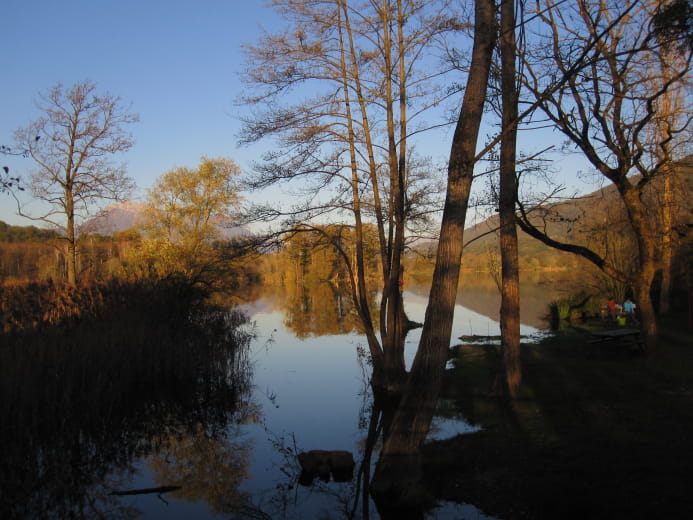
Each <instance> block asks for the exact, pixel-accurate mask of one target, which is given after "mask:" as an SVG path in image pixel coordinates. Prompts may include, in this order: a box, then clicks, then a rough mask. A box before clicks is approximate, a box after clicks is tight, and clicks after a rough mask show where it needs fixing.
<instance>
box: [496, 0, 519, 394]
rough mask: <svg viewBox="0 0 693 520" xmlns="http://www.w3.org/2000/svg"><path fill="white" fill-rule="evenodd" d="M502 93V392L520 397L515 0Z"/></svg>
mask: <svg viewBox="0 0 693 520" xmlns="http://www.w3.org/2000/svg"><path fill="white" fill-rule="evenodd" d="M499 43H500V53H501V96H502V104H503V109H502V112H503V113H502V124H503V130H504V135H503V139H502V140H501V146H500V194H499V201H498V209H499V214H500V249H501V279H502V283H501V308H500V329H501V348H502V351H503V369H504V370H503V375H502V376H503V385H502V391H503V393H504V394H505V395H506V396H507V397H510V398H511V399H514V398H515V397H516V396H517V390H518V388H519V386H520V382H521V381H522V368H521V365H520V270H519V258H518V245H517V228H516V225H515V201H516V200H517V176H516V173H515V159H516V155H517V103H518V97H519V96H518V84H517V79H516V65H515V61H516V53H517V47H516V42H515V0H502V2H501V37H500V42H499Z"/></svg>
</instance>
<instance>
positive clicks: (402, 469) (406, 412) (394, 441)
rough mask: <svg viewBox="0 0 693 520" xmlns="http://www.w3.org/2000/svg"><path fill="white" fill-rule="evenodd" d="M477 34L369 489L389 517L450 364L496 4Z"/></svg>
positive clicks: (402, 500)
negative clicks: (419, 326) (411, 347)
mask: <svg viewBox="0 0 693 520" xmlns="http://www.w3.org/2000/svg"><path fill="white" fill-rule="evenodd" d="M474 28H475V29H474V46H473V50H472V63H471V67H470V71H469V75H468V77H467V84H466V90H465V94H464V99H463V102H462V108H461V110H460V114H459V118H458V121H457V126H456V128H455V134H454V136H453V142H452V147H451V151H450V161H449V165H448V183H447V195H446V199H445V206H444V210H443V217H442V222H441V229H440V240H439V242H438V250H437V257H436V264H435V268H434V274H433V281H432V285H431V292H430V294H429V302H428V306H427V308H426V317H425V321H424V326H423V331H422V334H421V340H420V342H419V348H418V350H417V353H416V356H415V358H414V362H413V364H412V368H411V371H410V374H409V378H408V380H407V385H406V387H405V391H404V393H403V396H402V399H401V401H400V403H399V405H398V407H397V410H396V412H395V415H394V417H393V420H392V423H391V425H390V428H389V430H388V433H387V435H386V437H385V440H384V444H383V449H382V451H381V458H380V460H379V461H378V465H377V467H376V473H375V475H374V479H373V483H372V486H371V489H372V492H373V494H374V495H375V496H376V501H378V502H379V504H381V505H382V504H386V505H387V507H388V508H390V509H392V508H397V507H400V508H406V507H408V503H409V501H410V500H412V499H415V493H413V489H412V488H414V487H416V486H417V482H418V474H419V472H420V465H419V455H420V449H421V445H422V444H423V441H424V439H425V438H426V435H427V434H428V431H429V428H430V425H431V420H432V418H433V412H434V410H435V406H436V403H437V400H438V395H439V392H440V385H441V382H442V376H443V372H444V370H445V363H446V361H447V357H448V351H449V346H450V337H451V333H452V319H453V313H454V307H455V298H456V294H457V287H458V283H459V272H460V261H461V258H462V248H463V234H464V222H465V217H466V214H467V207H468V202H469V193H470V189H471V185H472V178H473V170H474V164H475V152H476V143H477V138H478V133H479V127H480V124H481V117H482V114H483V107H484V102H485V99H486V87H487V85H488V76H489V70H490V66H491V59H492V54H493V48H494V43H495V39H496V24H495V6H494V2H493V0H477V1H476V4H475V25H474Z"/></svg>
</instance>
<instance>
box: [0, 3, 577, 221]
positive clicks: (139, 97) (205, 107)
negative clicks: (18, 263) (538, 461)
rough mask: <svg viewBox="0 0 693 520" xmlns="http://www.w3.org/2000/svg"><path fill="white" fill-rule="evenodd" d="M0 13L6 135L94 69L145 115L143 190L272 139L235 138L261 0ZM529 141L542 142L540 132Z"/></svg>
mask: <svg viewBox="0 0 693 520" xmlns="http://www.w3.org/2000/svg"><path fill="white" fill-rule="evenodd" d="M0 13H1V17H0V67H1V69H0V70H2V83H1V85H2V87H1V95H0V144H4V145H12V144H13V134H14V131H15V130H16V129H17V128H19V127H21V126H25V125H26V124H28V123H29V122H30V121H32V120H34V119H35V118H36V117H37V116H38V111H37V110H36V108H35V104H34V101H35V99H36V98H37V95H38V94H39V93H40V92H45V91H46V90H47V89H48V88H49V87H51V86H52V85H54V84H56V83H58V82H61V83H63V85H65V86H71V85H73V84H75V83H77V82H80V81H82V80H85V79H89V80H91V81H94V82H95V83H97V86H98V90H99V91H108V92H109V93H111V94H113V95H117V96H120V97H121V98H122V100H123V102H124V103H126V104H131V111H132V112H135V113H138V114H139V115H140V119H141V121H140V123H138V124H136V125H132V126H131V131H132V133H133V135H134V137H135V146H134V147H133V148H132V150H131V151H129V152H128V153H127V154H123V155H122V160H123V161H124V162H125V163H126V166H127V171H128V174H129V175H130V176H132V177H133V178H134V179H135V181H136V183H137V185H138V187H139V192H138V193H137V194H136V196H135V198H138V197H141V196H142V195H143V194H144V190H145V189H146V188H147V187H149V186H151V185H152V183H153V182H154V180H155V179H156V178H157V177H158V176H160V175H161V174H163V173H165V172H166V171H167V170H170V169H171V168H174V167H178V166H188V167H195V166H196V165H197V164H199V160H200V157H201V156H203V155H204V156H207V157H212V158H214V157H227V158H231V159H233V160H234V161H236V163H237V164H239V166H241V168H243V169H246V168H247V167H248V166H249V164H250V162H251V161H253V160H255V159H258V158H259V156H260V153H261V152H262V146H267V144H264V145H258V146H254V147H251V148H240V149H239V148H237V147H236V141H237V134H238V131H239V128H240V122H239V118H238V115H239V113H240V112H241V111H242V108H241V107H237V106H235V105H234V100H235V99H237V97H238V95H239V93H240V92H241V89H242V88H243V85H242V84H241V82H240V80H239V76H238V73H239V72H240V71H241V70H242V69H243V66H244V64H243V60H244V56H243V54H242V52H241V45H242V44H244V43H254V42H255V41H256V40H257V38H258V36H259V35H260V33H261V30H262V28H266V29H267V30H269V31H270V32H273V31H276V30H278V29H279V28H281V27H283V25H284V24H283V21H282V20H281V19H279V18H278V16H277V15H276V14H275V13H274V11H272V10H271V9H270V8H268V7H266V4H265V2H264V1H263V0H197V1H194V2H193V1H191V0H187V1H183V0H3V3H2V8H1V9H0ZM549 134H550V132H549ZM545 138H546V139H548V140H551V139H552V136H551V135H547V132H546V131H545V132H544V135H543V136H542V138H541V139H539V141H541V143H540V144H541V147H543V146H544V145H545V144H546V140H545ZM451 139H452V136H451V132H450V131H444V132H443V133H442V134H438V135H436V136H428V138H426V139H425V141H424V142H423V143H422V145H423V146H422V149H421V151H422V152H423V153H424V154H425V155H430V156H432V157H433V158H434V159H436V160H444V159H446V158H447V154H448V153H449V146H450V141H451ZM480 140H481V141H483V140H484V137H481V138H480ZM530 142H533V146H534V147H536V146H538V144H537V136H536V135H533V136H532V137H531V138H530ZM0 160H1V161H2V165H3V166H4V165H8V166H10V168H11V169H12V173H13V174H19V175H22V174H27V173H28V172H30V171H31V170H32V168H33V164H32V162H31V160H29V159H22V158H15V157H0ZM117 160H121V157H118V159H117ZM574 171H575V167H573V168H572V172H574ZM568 175H571V170H568ZM275 193H277V192H275ZM272 196H273V194H272V193H271V192H270V193H269V194H268V197H269V198H271V197H272ZM274 196H275V197H276V196H277V195H274ZM284 198H285V197H284ZM15 211H16V208H15V204H14V200H13V199H12V198H11V197H9V196H8V195H7V194H0V220H3V221H5V222H8V223H10V224H15V225H28V224H31V222H30V221H28V220H26V219H23V218H21V217H18V216H16V215H15Z"/></svg>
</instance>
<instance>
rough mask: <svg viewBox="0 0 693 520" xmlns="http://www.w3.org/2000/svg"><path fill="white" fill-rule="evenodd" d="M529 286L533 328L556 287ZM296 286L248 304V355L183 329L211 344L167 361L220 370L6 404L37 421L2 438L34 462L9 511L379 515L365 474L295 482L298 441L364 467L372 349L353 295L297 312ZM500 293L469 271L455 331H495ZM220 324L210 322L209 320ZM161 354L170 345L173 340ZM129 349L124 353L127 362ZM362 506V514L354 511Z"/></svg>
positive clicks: (412, 337) (442, 421)
mask: <svg viewBox="0 0 693 520" xmlns="http://www.w3.org/2000/svg"><path fill="white" fill-rule="evenodd" d="M527 294H529V295H530V296H528V297H526V298H525V300H524V301H523V314H522V321H523V325H522V330H521V333H522V334H523V335H526V336H529V335H532V334H538V333H540V328H541V327H542V326H543V321H542V319H541V316H542V314H544V313H545V311H546V304H547V303H548V301H549V298H548V297H549V296H550V294H549V293H548V292H547V291H546V290H545V289H544V290H541V289H540V290H538V291H535V292H534V293H532V292H531V291H529V290H528V291H527ZM532 295H534V296H532ZM290 296H291V295H288V294H281V293H280V292H277V291H275V292H273V293H272V294H270V295H267V296H265V297H263V298H261V299H258V300H257V301H254V302H252V303H248V304H245V305H243V306H242V308H241V310H242V312H243V313H244V314H245V315H246V316H247V317H248V319H249V322H248V323H246V324H243V325H240V329H241V330H243V331H246V332H248V333H250V334H251V335H252V339H250V337H249V338H248V342H247V344H243V345H242V348H243V349H245V352H244V354H243V355H242V356H236V357H234V356H231V357H228V356H226V355H224V354H220V352H221V350H220V349H219V347H218V345H217V346H215V347H209V345H207V344H205V345H206V346H204V347H197V346H195V345H196V343H195V341H199V333H198V335H197V336H195V335H192V336H191V338H192V337H196V338H198V339H190V338H188V339H186V340H185V341H187V342H188V343H186V345H193V346H194V348H195V349H197V348H199V349H200V350H199V352H201V353H202V354H196V356H194V357H189V358H184V359H180V360H178V361H176V360H175V359H174V360H170V364H171V365H172V366H174V368H173V369H172V370H174V372H175V371H176V370H177V369H175V365H176V364H180V365H182V366H187V367H189V366H196V367H197V365H198V364H200V365H202V363H201V362H200V361H199V359H205V360H207V358H208V357H209V366H208V367H207V365H205V366H206V367H207V368H205V370H207V369H208V368H210V367H211V371H212V375H211V376H210V375H207V373H206V372H205V375H201V374H202V372H201V371H200V370H201V369H200V368H199V367H197V368H196V369H195V373H194V375H193V376H190V377H189V376H188V375H181V374H177V373H176V375H175V377H174V376H172V375H171V373H169V372H167V371H166V370H163V369H161V375H160V377H161V378H162V379H163V380H165V381H166V382H167V383H166V384H159V383H157V384H156V385H152V386H156V387H157V388H149V387H148V385H147V384H146V383H144V382H142V381H140V380H137V381H134V380H133V383H132V385H135V386H136V388H135V389H134V390H133V388H132V385H128V386H127V388H126V387H125V386H123V387H122V388H120V387H119V386H118V385H119V384H124V383H122V379H123V378H124V376H121V377H117V378H115V379H116V381H113V380H111V379H108V378H107V381H108V383H107V384H108V385H110V386H109V388H111V389H112V391H113V394H110V393H108V392H109V391H107V390H104V389H97V388H91V391H90V392H89V395H84V396H82V398H81V399H82V400H83V403H81V404H75V402H74V401H75V400H76V399H77V398H76V397H74V396H73V395H72V394H67V393H66V397H62V398H60V399H58V401H57V402H53V401H51V400H50V399H49V397H48V396H45V395H42V396H41V398H40V399H38V400H39V401H40V402H43V400H44V399H46V405H45V406H46V408H47V409H48V408H50V410H52V411H49V412H45V411H42V409H37V410H33V411H25V410H24V409H23V408H22V410H19V411H18V410H16V409H13V408H11V407H10V408H9V409H8V410H9V411H7V412H6V413H7V414H15V415H16V416H18V417H24V418H25V419H26V420H27V421H28V423H27V424H28V426H27V427H25V428H23V429H22V431H23V432H24V434H23V435H21V436H20V435H19V434H18V433H16V432H15V433H12V432H13V430H12V429H11V428H10V429H9V431H10V433H9V434H7V436H8V437H9V438H8V439H7V440H6V442H5V446H4V449H5V450H7V451H6V453H7V452H10V453H11V452H12V450H13V449H14V450H15V451H16V452H17V453H19V454H23V455H22V457H24V458H25V459H26V458H29V459H30V460H31V461H32V464H33V465H34V466H35V467H34V466H32V467H31V470H29V469H27V470H26V471H24V469H26V468H17V464H18V460H17V459H16V458H13V457H10V456H7V457H5V456H4V457H3V462H2V466H3V469H2V471H1V472H0V478H2V480H0V483H2V484H3V491H2V495H1V496H0V504H2V505H3V508H2V509H0V511H5V512H9V514H10V516H12V514H16V515H17V517H18V518H23V517H27V516H26V515H27V514H29V515H31V514H34V513H35V514H40V515H41V517H53V518H68V517H77V518H92V517H99V516H103V517H106V518H143V519H145V518H151V519H159V518H161V519H164V518H166V519H176V518H180V519H183V518H200V519H204V518H273V519H280V518H282V519H299V518H349V517H353V518H363V517H365V516H368V517H369V518H373V519H377V518H379V516H378V514H377V512H376V509H375V506H374V505H373V504H370V505H369V507H368V510H367V512H364V510H363V509H362V505H361V504H360V503H359V504H358V508H355V506H354V504H355V501H357V499H358V500H362V499H363V496H362V493H359V491H358V490H359V488H358V486H357V483H356V481H355V479H354V480H351V481H349V482H334V481H330V482H323V481H321V480H316V481H314V482H313V483H312V485H310V486H306V485H302V484H299V482H298V481H299V477H300V473H301V468H300V466H299V464H298V462H297V459H296V455H297V454H298V453H299V452H302V451H309V450H346V451H348V452H350V453H351V454H352V455H353V456H354V459H355V460H356V464H357V467H358V464H359V462H360V460H361V454H362V452H363V449H364V445H365V442H366V438H367V436H368V423H369V416H370V405H371V395H370V387H369V385H368V373H369V368H368V366H367V360H366V359H365V357H364V356H363V355H362V354H361V355H360V354H359V353H360V352H361V353H362V352H363V351H364V349H365V342H364V340H363V338H362V336H361V335H360V334H359V333H358V331H357V330H355V328H354V323H353V321H350V320H348V319H343V318H344V317H345V316H347V315H348V312H346V311H344V309H343V307H344V302H343V301H339V299H333V300H332V301H324V299H322V300H320V301H316V300H315V298H314V296H316V295H313V296H311V297H309V298H307V297H306V295H305V294H302V301H303V304H302V306H301V309H300V310H298V311H297V310H296V308H295V302H294V301H293V300H292V298H291V297H290ZM404 297H405V306H406V312H407V314H408V316H409V318H410V319H412V320H414V321H423V316H424V312H425V305H426V290H425V288H422V287H406V291H405V295H404ZM306 302H308V304H306ZM499 304H500V302H499V297H498V293H497V291H496V290H494V288H493V287H492V286H491V288H490V289H489V286H488V285H484V284H480V285H478V286H477V287H474V285H473V284H466V285H465V288H464V289H462V290H461V291H460V293H459V297H458V306H457V307H456V310H455V322H454V326H453V344H455V343H459V342H460V341H459V340H457V339H456V338H459V337H460V336H465V335H489V336H493V335H497V334H499V327H498V322H497V314H498V311H497V309H498V307H499ZM210 323H211V322H210ZM234 323H235V322H234ZM321 323H322V324H321ZM325 324H328V325H329V326H327V325H325ZM215 327H216V325H214V324H212V325H210V324H209V323H205V324H204V330H207V331H209V330H212V329H215ZM321 328H323V329H324V328H327V329H328V331H329V333H327V334H324V333H322V332H321V330H320V329H321ZM200 330H202V329H200ZM215 330H216V329H215ZM220 330H221V329H220ZM419 333H420V329H415V330H413V331H412V332H411V333H410V334H409V336H408V338H407V351H406V354H407V361H408V362H410V361H411V359H412V357H413V354H414V349H415V348H416V345H417V342H418V338H419ZM173 341H178V339H170V340H169V342H173ZM214 341H216V340H213V341H212V342H211V343H210V344H214ZM162 343H165V341H163V340H162ZM241 343H243V340H241ZM161 348H164V347H161ZM186 348H187V347H186ZM190 349H193V347H190ZM193 350H194V349H193ZM210 352H212V353H213V354H210ZM77 357H78V354H75V359H76V358H77ZM81 357H83V356H80V358H81ZM160 357H163V358H167V357H170V355H168V354H166V353H165V351H164V352H162V353H161V354H160V355H158V356H157V359H158V358H160ZM130 359H131V358H130ZM133 361H134V362H136V360H132V359H131V360H130V361H127V360H120V361H118V363H122V364H123V367H122V368H121V369H120V370H123V371H126V370H127V369H126V368H124V367H126V366H127V363H128V362H130V363H131V362H133ZM154 363H155V366H159V365H160V364H161V361H154ZM205 363H206V361H205ZM74 364H78V363H77V362H75V363H73V365H74ZM90 366H91V365H90ZM90 370H91V369H85V368H82V369H79V370H77V372H78V373H76V374H74V377H75V378H77V379H79V378H80V377H81V378H82V379H84V378H85V377H87V378H88V377H89V376H87V375H86V374H87V373H90ZM154 370H155V371H157V370H159V369H158V368H157V369H154ZM246 378H247V380H246ZM152 381H154V377H153V376H152ZM157 381H158V380H157ZM74 385H75V388H78V383H74ZM39 386H42V385H39V384H38V383H37V385H36V388H38V387H39ZM164 387H165V389H164ZM32 388H33V387H32ZM34 391H38V390H34ZM76 391H77V390H76ZM66 392H67V390H66ZM77 392H78V394H81V393H83V391H82V390H79V391H77ZM102 394H105V396H104V397H100V396H101V395H102ZM68 395H69V397H67V396H68ZM31 402H33V400H32V401H31ZM133 402H134V403H135V405H133V406H130V405H129V404H128V403H133ZM27 403H29V401H27ZM94 403H96V404H94ZM140 405H141V407H140ZM26 406H33V405H30V404H27V405H26ZM80 406H81V407H82V408H81V409H80V408H79V407H80ZM61 407H64V409H61ZM85 408H86V409H85ZM130 408H132V409H130ZM113 410H116V412H117V413H116V412H114V411H113ZM83 412H84V413H86V414H88V415H82V413H83ZM46 414H48V415H49V416H50V417H49V418H47V419H46V420H45V424H54V426H52V427H51V428H50V430H51V431H49V432H46V431H44V430H43V429H42V428H41V417H39V416H43V415H46ZM15 415H11V416H12V417H15ZM22 420H24V419H22ZM15 421H17V420H16V419H15ZM474 430H475V428H474V427H473V426H470V425H469V424H468V423H467V422H465V421H464V418H463V417H461V416H459V414H457V415H456V414H450V413H446V414H445V418H443V417H436V418H435V419H434V423H433V425H432V429H431V434H430V438H431V439H434V438H438V439H443V438H447V437H450V436H453V435H457V434H460V433H465V432H470V431H474ZM34 435H35V436H36V438H33V436H34ZM8 443H10V444H12V443H16V444H17V446H16V447H13V446H12V445H7V444H8ZM61 454H62V457H61ZM375 458H377V457H374V459H375ZM366 498H367V497H366ZM13 501H14V502H17V501H25V502H29V503H30V504H31V507H27V508H22V507H19V505H18V504H16V503H14V505H13ZM51 501H55V503H59V504H60V506H59V507H53V506H52V504H51ZM34 502H35V503H34ZM353 510H355V511H356V512H357V513H356V515H355V516H350V515H351V513H352V511H353ZM44 515H47V516H44ZM29 517H31V516H29ZM37 518H38V516H37ZM427 518H430V519H448V518H449V519H453V518H455V519H459V518H469V519H484V518H490V517H486V516H484V515H483V514H482V513H481V512H480V511H479V510H477V509H476V508H475V507H474V506H472V505H469V504H453V503H440V504H439V505H438V507H437V508H435V509H433V510H431V511H430V512H429V514H428V516H427Z"/></svg>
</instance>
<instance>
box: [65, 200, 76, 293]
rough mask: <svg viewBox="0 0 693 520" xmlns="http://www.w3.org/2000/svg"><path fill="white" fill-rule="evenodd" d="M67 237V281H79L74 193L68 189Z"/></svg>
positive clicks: (72, 282) (71, 282)
mask: <svg viewBox="0 0 693 520" xmlns="http://www.w3.org/2000/svg"><path fill="white" fill-rule="evenodd" d="M65 199H66V204H65V206H66V211H65V214H66V216H67V223H66V231H67V233H66V237H65V240H67V282H68V283H70V284H73V285H74V284H76V283H77V237H76V236H75V210H74V202H73V200H72V194H71V193H70V192H68V191H67V190H66V197H65Z"/></svg>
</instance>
